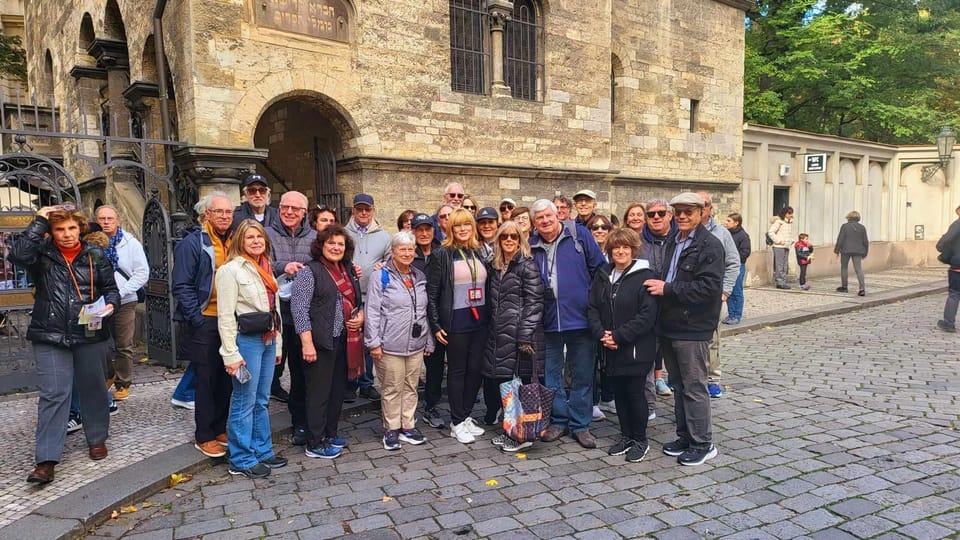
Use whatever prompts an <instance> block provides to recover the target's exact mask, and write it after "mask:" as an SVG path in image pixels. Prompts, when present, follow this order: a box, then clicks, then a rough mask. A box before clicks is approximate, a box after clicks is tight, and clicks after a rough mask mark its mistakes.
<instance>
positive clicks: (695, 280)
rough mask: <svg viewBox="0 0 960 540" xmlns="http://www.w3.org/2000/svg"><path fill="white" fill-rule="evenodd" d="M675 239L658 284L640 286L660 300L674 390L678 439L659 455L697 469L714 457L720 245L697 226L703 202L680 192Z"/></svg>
mask: <svg viewBox="0 0 960 540" xmlns="http://www.w3.org/2000/svg"><path fill="white" fill-rule="evenodd" d="M670 205H671V206H672V207H673V210H674V213H675V220H676V222H677V229H678V231H677V234H676V235H674V236H672V237H671V238H670V242H669V243H668V244H667V250H666V257H665V260H666V264H665V265H664V268H663V269H662V270H661V273H660V277H659V279H648V280H647V281H645V282H644V286H645V287H646V288H647V291H648V292H649V293H650V294H651V295H653V296H659V297H661V298H660V313H659V316H658V318H657V327H656V332H657V337H658V338H659V343H660V351H661V353H662V354H663V360H664V363H665V364H666V367H667V371H668V372H669V377H670V379H669V382H670V385H671V386H673V388H674V393H673V396H674V398H673V399H674V408H675V411H676V416H677V440H676V441H673V442H670V443H667V444H665V445H664V446H663V453H664V454H667V455H668V456H677V461H678V462H679V463H680V464H681V465H700V464H702V463H703V462H705V461H706V460H708V459H712V458H714V457H716V456H717V448H716V446H714V444H713V428H712V425H711V424H712V422H711V419H710V394H709V393H708V392H707V372H708V367H709V366H708V364H709V360H710V351H709V348H710V340H711V339H713V331H714V330H715V329H716V328H717V325H718V324H719V323H720V307H721V305H722V300H721V297H722V295H723V271H724V253H723V244H722V243H720V241H719V240H717V239H716V237H714V236H713V235H712V234H710V232H709V231H707V229H706V228H705V227H704V226H703V225H702V224H701V218H702V216H703V212H704V209H703V206H704V201H703V198H701V197H700V196H699V195H697V194H696V193H690V192H686V193H681V194H680V195H677V196H676V197H674V198H673V200H672V201H670Z"/></svg>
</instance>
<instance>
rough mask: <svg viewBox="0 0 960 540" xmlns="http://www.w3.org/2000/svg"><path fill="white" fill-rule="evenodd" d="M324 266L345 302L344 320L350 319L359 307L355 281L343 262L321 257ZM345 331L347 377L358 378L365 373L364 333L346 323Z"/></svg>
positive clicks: (342, 301) (342, 302)
mask: <svg viewBox="0 0 960 540" xmlns="http://www.w3.org/2000/svg"><path fill="white" fill-rule="evenodd" d="M321 262H322V263H323V266H324V268H326V269H327V272H328V273H329V274H330V277H331V278H333V282H334V283H335V284H336V285H337V290H339V291H340V299H341V304H343V320H344V322H346V321H349V320H350V313H351V312H353V309H354V307H357V304H358V302H357V298H356V294H354V290H353V282H351V281H350V276H349V275H347V271H346V269H345V268H344V267H343V265H342V264H339V263H332V262H330V261H328V260H326V259H321ZM344 331H345V332H346V333H347V379H356V378H357V377H359V376H360V375H363V371H364V361H363V333H362V332H361V331H360V330H350V329H349V328H347V327H346V325H344Z"/></svg>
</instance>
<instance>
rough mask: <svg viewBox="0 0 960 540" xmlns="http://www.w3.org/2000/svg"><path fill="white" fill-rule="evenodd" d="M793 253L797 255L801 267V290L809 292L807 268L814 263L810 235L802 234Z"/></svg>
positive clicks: (794, 246) (794, 245)
mask: <svg viewBox="0 0 960 540" xmlns="http://www.w3.org/2000/svg"><path fill="white" fill-rule="evenodd" d="M793 251H794V252H795V253H796V254H797V264H798V265H799V266H800V279H799V282H800V288H801V289H802V290H804V291H809V290H810V286H809V285H807V267H808V266H810V263H812V262H813V245H811V244H810V235H808V234H807V233H800V236H798V237H797V242H796V243H795V244H793Z"/></svg>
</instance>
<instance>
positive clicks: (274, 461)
mask: <svg viewBox="0 0 960 540" xmlns="http://www.w3.org/2000/svg"><path fill="white" fill-rule="evenodd" d="M260 463H261V464H262V465H266V466H267V467H269V468H271V469H279V468H281V467H286V466H287V458H285V457H283V456H278V455H276V454H274V455H273V457H272V458H270V459H265V460H263V461H261V462H260Z"/></svg>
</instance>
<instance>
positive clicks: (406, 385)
mask: <svg viewBox="0 0 960 540" xmlns="http://www.w3.org/2000/svg"><path fill="white" fill-rule="evenodd" d="M374 364H375V366H376V370H377V379H379V380H380V395H381V398H380V408H381V410H382V412H383V427H384V429H413V428H414V427H416V413H417V383H418V382H419V381H420V368H421V366H422V364H423V352H418V353H416V354H411V355H410V356H396V355H392V354H389V353H386V352H385V353H383V356H382V357H381V358H380V360H376V361H374Z"/></svg>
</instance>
